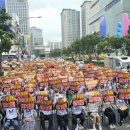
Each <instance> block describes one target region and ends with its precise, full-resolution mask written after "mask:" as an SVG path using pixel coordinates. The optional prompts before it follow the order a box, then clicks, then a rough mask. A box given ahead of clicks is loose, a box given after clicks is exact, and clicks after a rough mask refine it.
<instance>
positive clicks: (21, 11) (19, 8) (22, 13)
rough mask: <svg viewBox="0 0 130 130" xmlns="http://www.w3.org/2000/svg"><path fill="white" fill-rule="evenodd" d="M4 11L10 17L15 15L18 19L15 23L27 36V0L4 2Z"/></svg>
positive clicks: (7, 0)
mask: <svg viewBox="0 0 130 130" xmlns="http://www.w3.org/2000/svg"><path fill="white" fill-rule="evenodd" d="M6 10H7V12H8V13H9V14H10V15H11V14H12V13H16V14H17V16H18V17H19V22H18V23H17V24H18V25H19V27H20V30H21V32H22V33H23V34H29V19H28V18H29V6H28V0H6Z"/></svg>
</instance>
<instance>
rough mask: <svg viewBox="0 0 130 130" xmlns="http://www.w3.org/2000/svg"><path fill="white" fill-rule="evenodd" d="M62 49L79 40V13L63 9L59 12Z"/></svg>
mask: <svg viewBox="0 0 130 130" xmlns="http://www.w3.org/2000/svg"><path fill="white" fill-rule="evenodd" d="M61 31H62V47H67V46H69V45H70V44H71V43H73V42H74V41H75V40H76V39H79V38H80V11H77V10H74V9H63V10H62V12H61Z"/></svg>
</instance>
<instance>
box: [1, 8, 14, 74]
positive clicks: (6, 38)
mask: <svg viewBox="0 0 130 130" xmlns="http://www.w3.org/2000/svg"><path fill="white" fill-rule="evenodd" d="M11 20H12V18H11V17H10V16H9V14H8V13H6V10H5V9H1V10H0V74H1V73H2V65H1V63H2V53H3V52H9V50H10V49H11V46H12V40H13V38H14V36H15V35H14V33H13V32H12V31H9V30H10V29H11V27H12V25H11Z"/></svg>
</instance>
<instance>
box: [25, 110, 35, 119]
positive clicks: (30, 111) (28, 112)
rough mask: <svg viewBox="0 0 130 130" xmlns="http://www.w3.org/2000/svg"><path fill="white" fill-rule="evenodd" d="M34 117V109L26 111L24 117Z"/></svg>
mask: <svg viewBox="0 0 130 130" xmlns="http://www.w3.org/2000/svg"><path fill="white" fill-rule="evenodd" d="M31 116H33V109H24V117H31Z"/></svg>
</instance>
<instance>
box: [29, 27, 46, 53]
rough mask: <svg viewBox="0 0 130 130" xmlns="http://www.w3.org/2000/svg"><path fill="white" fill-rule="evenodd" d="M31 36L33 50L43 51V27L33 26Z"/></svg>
mask: <svg viewBox="0 0 130 130" xmlns="http://www.w3.org/2000/svg"><path fill="white" fill-rule="evenodd" d="M30 36H31V52H34V51H39V52H40V53H42V52H43V51H44V49H45V48H44V46H43V36H42V29H38V28H36V27H31V29H30Z"/></svg>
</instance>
